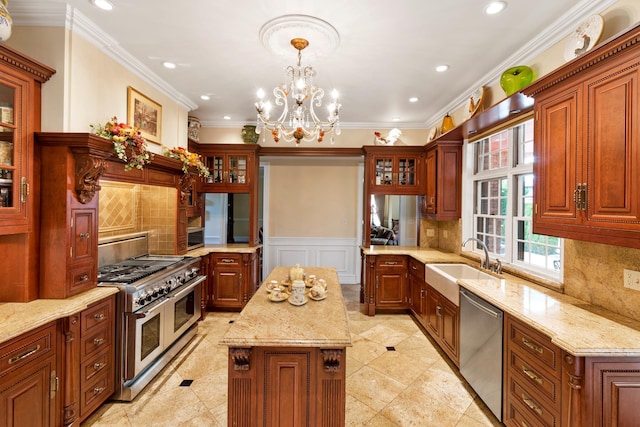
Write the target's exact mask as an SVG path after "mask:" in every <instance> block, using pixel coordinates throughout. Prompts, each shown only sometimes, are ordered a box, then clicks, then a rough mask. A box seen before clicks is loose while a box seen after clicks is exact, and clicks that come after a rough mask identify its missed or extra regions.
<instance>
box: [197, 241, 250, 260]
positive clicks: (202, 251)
mask: <svg viewBox="0 0 640 427" xmlns="http://www.w3.org/2000/svg"><path fill="white" fill-rule="evenodd" d="M261 247H262V245H258V246H249V245H248V244H246V243H227V244H220V245H204V246H203V247H202V248H197V249H193V250H191V251H189V252H187V255H186V256H191V257H200V256H205V255H209V254H210V253H212V252H233V253H238V254H252V253H254V252H256V251H257V250H258V249H259V248H261Z"/></svg>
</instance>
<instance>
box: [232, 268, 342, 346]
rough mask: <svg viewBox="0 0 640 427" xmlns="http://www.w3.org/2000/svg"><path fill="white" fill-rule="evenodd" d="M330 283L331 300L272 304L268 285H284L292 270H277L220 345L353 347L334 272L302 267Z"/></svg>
mask: <svg viewBox="0 0 640 427" xmlns="http://www.w3.org/2000/svg"><path fill="white" fill-rule="evenodd" d="M302 268H303V269H304V271H305V272H306V273H307V277H308V276H309V275H310V274H315V276H316V278H318V279H325V280H326V281H327V297H326V298H325V299H324V300H322V301H314V300H311V299H309V300H308V302H307V303H306V304H304V305H302V306H299V307H297V306H294V305H291V304H289V303H288V302H287V301H282V302H271V301H270V300H269V298H268V296H269V293H268V292H267V291H266V289H265V283H268V282H269V281H271V280H277V281H278V282H281V281H283V280H284V279H286V278H287V275H288V273H289V267H276V268H274V269H273V271H272V272H271V273H270V274H269V276H268V277H267V278H266V279H265V281H264V282H262V285H261V286H260V287H259V288H258V290H257V291H256V293H255V294H254V295H253V297H252V298H251V300H249V302H248V303H247V305H246V306H245V307H244V309H243V310H242V312H240V316H239V317H238V318H237V319H236V320H235V322H234V323H233V324H232V325H231V326H230V327H229V329H228V330H227V332H226V333H225V334H224V336H223V337H222V339H221V340H220V344H224V345H228V346H230V347H253V346H261V347H324V348H331V347H346V346H351V333H350V331H349V323H348V319H347V311H346V308H345V305H344V299H343V297H342V291H341V289H340V282H339V280H338V274H337V273H336V270H335V269H334V268H325V267H302Z"/></svg>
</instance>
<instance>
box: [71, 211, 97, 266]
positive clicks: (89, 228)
mask: <svg viewBox="0 0 640 427" xmlns="http://www.w3.org/2000/svg"><path fill="white" fill-rule="evenodd" d="M96 216H97V215H96V210H95V209H72V210H71V228H70V229H69V231H70V232H71V244H72V245H73V246H72V250H71V264H75V263H86V262H93V260H94V258H95V257H96V255H97V254H95V253H94V252H95V251H96V249H97V247H98V246H97V245H98V243H97V240H96V238H97V235H96V234H97V231H98V228H97V218H96Z"/></svg>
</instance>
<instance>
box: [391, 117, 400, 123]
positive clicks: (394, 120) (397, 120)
mask: <svg viewBox="0 0 640 427" xmlns="http://www.w3.org/2000/svg"><path fill="white" fill-rule="evenodd" d="M391 121H392V122H399V121H400V117H394V118H392V119H391Z"/></svg>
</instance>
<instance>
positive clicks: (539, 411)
mask: <svg viewBox="0 0 640 427" xmlns="http://www.w3.org/2000/svg"><path fill="white" fill-rule="evenodd" d="M522 401H523V402H524V404H525V405H527V406H528V407H529V409H531V410H532V411H535V412H536V413H537V414H538V415H542V408H540V407H539V406H538V404H537V403H536V401H535V400H533V399H531V398H530V397H527V396H526V395H525V394H523V395H522Z"/></svg>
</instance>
